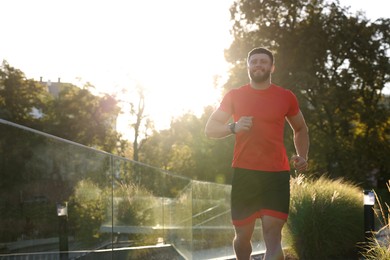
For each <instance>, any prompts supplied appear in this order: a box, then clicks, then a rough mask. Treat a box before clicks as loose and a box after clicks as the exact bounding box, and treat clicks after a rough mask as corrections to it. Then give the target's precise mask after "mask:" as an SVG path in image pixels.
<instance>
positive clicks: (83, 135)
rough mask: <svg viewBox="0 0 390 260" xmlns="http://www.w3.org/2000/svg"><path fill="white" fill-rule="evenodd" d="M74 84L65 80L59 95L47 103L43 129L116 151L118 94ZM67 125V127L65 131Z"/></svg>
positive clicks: (78, 141)
mask: <svg viewBox="0 0 390 260" xmlns="http://www.w3.org/2000/svg"><path fill="white" fill-rule="evenodd" d="M88 87H89V86H88V85H87V86H85V87H84V88H83V89H80V88H78V87H76V86H74V85H72V84H63V85H62V89H61V91H60V93H59V95H58V97H57V98H52V99H51V101H50V102H49V103H48V104H47V107H46V109H45V110H44V111H43V112H44V115H45V116H44V117H43V123H42V125H43V127H42V130H43V131H44V132H47V133H50V134H53V135H55V136H58V137H62V138H65V139H67V140H71V141H74V142H77V143H80V144H83V145H87V146H92V147H96V148H99V149H102V150H105V151H107V152H112V151H114V149H115V147H116V145H117V141H118V140H119V135H118V134H117V132H116V118H117V116H118V113H119V107H118V106H117V101H116V100H115V98H113V97H111V96H109V95H104V96H103V97H98V96H95V95H93V94H92V93H91V92H90V91H89V90H88ZM65 129H66V131H64V130H65Z"/></svg>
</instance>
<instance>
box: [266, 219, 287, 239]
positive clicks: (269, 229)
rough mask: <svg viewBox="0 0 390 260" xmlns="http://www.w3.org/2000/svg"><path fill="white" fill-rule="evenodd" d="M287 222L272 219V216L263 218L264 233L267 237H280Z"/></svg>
mask: <svg viewBox="0 0 390 260" xmlns="http://www.w3.org/2000/svg"><path fill="white" fill-rule="evenodd" d="M285 223H286V221H284V220H282V219H279V218H275V217H271V216H263V218H262V227H263V233H264V234H265V235H267V234H268V235H279V234H281V232H282V229H283V226H284V224H285Z"/></svg>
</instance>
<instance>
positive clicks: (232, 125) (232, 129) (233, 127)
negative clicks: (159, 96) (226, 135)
mask: <svg viewBox="0 0 390 260" xmlns="http://www.w3.org/2000/svg"><path fill="white" fill-rule="evenodd" d="M229 127H230V131H231V132H232V133H233V134H235V133H236V131H235V130H236V123H230V124H229Z"/></svg>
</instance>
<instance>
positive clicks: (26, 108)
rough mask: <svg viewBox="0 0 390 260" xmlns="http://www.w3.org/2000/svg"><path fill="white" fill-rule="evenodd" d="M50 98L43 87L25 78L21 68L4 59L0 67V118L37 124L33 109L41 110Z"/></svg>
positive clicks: (25, 123) (19, 122)
mask: <svg viewBox="0 0 390 260" xmlns="http://www.w3.org/2000/svg"><path fill="white" fill-rule="evenodd" d="M49 98H50V96H49V93H48V92H47V91H46V89H45V87H44V86H43V85H41V84H38V83H37V82H35V81H33V80H28V79H26V76H25V75H24V73H23V72H22V71H21V70H18V69H16V68H14V67H12V66H10V65H9V64H8V63H7V62H6V61H5V60H4V61H3V63H2V65H1V67H0V118H2V119H5V120H9V121H12V122H14V123H18V124H22V125H25V126H30V127H34V126H37V124H38V121H39V118H38V117H37V116H36V115H35V114H34V113H33V111H39V110H43V109H44V108H45V104H46V102H47V100H48V99H49Z"/></svg>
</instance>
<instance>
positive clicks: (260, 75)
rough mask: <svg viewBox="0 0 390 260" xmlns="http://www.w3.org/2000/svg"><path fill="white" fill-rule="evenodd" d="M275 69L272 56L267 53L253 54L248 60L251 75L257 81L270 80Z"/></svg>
mask: <svg viewBox="0 0 390 260" xmlns="http://www.w3.org/2000/svg"><path fill="white" fill-rule="evenodd" d="M273 70H274V66H273V64H272V61H271V58H270V57H269V56H268V55H267V54H263V53H258V54H253V55H252V56H251V57H250V58H249V61H248V72H249V77H250V78H251V80H252V81H254V82H256V83H262V82H265V81H268V80H269V78H270V76H271V73H272V72H273Z"/></svg>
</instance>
